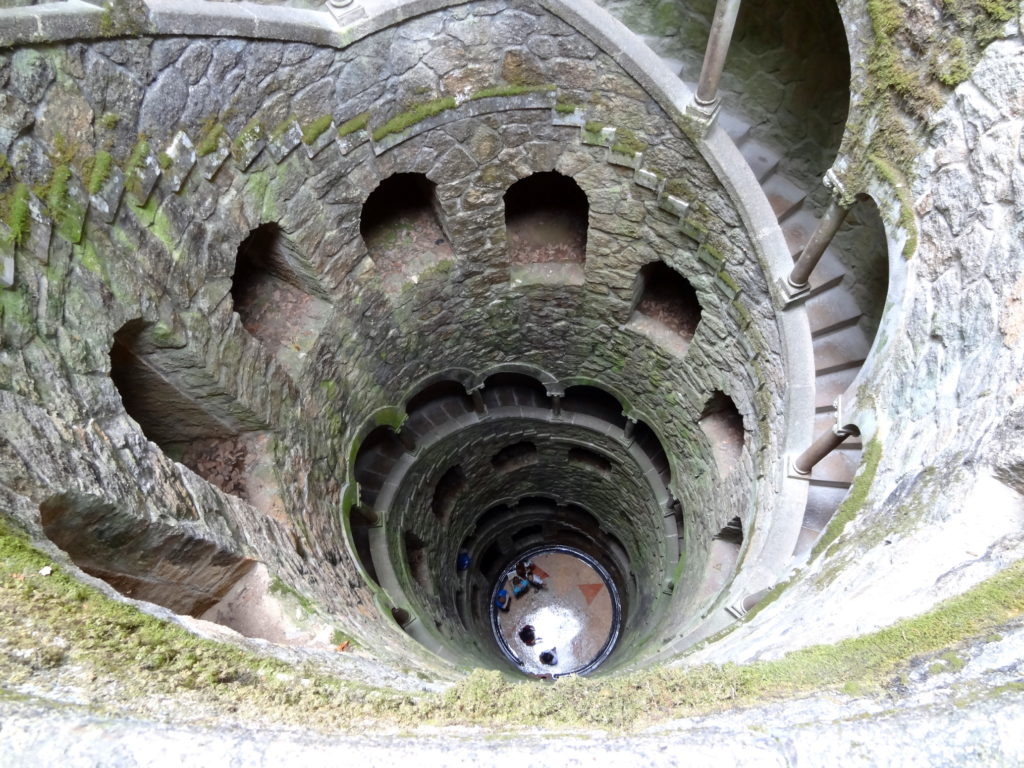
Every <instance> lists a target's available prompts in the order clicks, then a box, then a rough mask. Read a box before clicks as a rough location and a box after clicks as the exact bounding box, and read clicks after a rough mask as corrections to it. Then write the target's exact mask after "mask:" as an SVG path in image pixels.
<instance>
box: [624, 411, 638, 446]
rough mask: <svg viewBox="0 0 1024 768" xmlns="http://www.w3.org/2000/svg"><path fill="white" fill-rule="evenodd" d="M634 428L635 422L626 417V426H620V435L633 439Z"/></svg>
mask: <svg viewBox="0 0 1024 768" xmlns="http://www.w3.org/2000/svg"><path fill="white" fill-rule="evenodd" d="M635 429H636V422H635V421H633V419H631V418H629V417H628V416H627V417H626V426H624V427H623V428H622V435H623V437H625V438H626V439H627V440H632V439H633V431H634V430H635Z"/></svg>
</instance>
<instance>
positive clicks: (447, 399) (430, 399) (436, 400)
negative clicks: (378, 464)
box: [402, 381, 473, 438]
mask: <svg viewBox="0 0 1024 768" xmlns="http://www.w3.org/2000/svg"><path fill="white" fill-rule="evenodd" d="M472 411H473V400H472V398H471V397H470V396H469V395H467V394H466V389H465V387H463V385H462V384H460V383H458V382H457V381H439V382H436V383H434V384H431V385H430V386H428V387H426V388H425V389H423V390H421V391H420V392H418V393H416V395H414V396H413V397H411V398H410V399H409V401H408V402H407V403H406V404H405V412H406V414H408V418H407V419H406V421H405V423H404V424H403V425H402V429H405V430H409V432H411V433H412V434H413V435H415V436H416V437H417V438H422V437H424V436H425V435H427V434H429V433H430V432H431V431H432V430H434V429H436V428H437V427H439V426H441V425H442V424H445V423H447V422H449V421H451V420H452V419H457V418H459V417H460V416H464V415H465V414H467V413H472Z"/></svg>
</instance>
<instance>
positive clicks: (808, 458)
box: [793, 425, 857, 476]
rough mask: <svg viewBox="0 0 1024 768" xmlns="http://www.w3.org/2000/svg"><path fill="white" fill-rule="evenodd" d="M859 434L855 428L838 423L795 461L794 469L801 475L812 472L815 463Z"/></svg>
mask: <svg viewBox="0 0 1024 768" xmlns="http://www.w3.org/2000/svg"><path fill="white" fill-rule="evenodd" d="M855 434H857V433H856V432H855V431H854V430H852V429H850V428H847V427H840V426H838V425H836V426H834V427H832V429H830V430H828V431H827V432H824V433H823V434H821V435H820V436H819V437H818V439H817V440H815V441H814V442H813V443H811V445H810V447H809V448H808V449H807V450H806V451H804V452H803V453H801V454H800V455H799V456H798V457H797V458H796V459H795V460H794V461H793V471H794V472H795V473H796V474H797V475H800V476H807V475H810V474H811V470H812V469H814V465H815V464H817V463H818V462H819V461H821V460H822V459H824V458H825V457H826V456H828V455H829V454H830V453H832V451H834V450H835V449H836V448H838V447H839V446H840V445H841V444H842V442H843V441H844V440H845V439H846V438H848V437H851V436H853V435H855Z"/></svg>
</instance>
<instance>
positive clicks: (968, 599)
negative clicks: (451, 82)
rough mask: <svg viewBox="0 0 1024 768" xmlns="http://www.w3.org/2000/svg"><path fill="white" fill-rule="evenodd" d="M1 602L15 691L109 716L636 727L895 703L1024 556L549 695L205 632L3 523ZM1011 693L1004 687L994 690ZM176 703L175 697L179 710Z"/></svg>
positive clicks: (987, 610)
mask: <svg viewBox="0 0 1024 768" xmlns="http://www.w3.org/2000/svg"><path fill="white" fill-rule="evenodd" d="M0 609H2V610H0V622H2V627H3V633H2V635H0V636H2V638H3V639H2V640H0V670H2V672H3V679H4V680H5V683H4V686H3V689H2V690H3V695H4V697H5V698H10V697H18V696H22V695H24V694H25V693H27V692H28V691H29V690H33V691H36V692H38V691H40V690H42V691H46V690H50V689H54V688H58V687H59V688H60V689H61V690H63V691H66V690H67V687H71V688H72V689H77V690H78V691H79V692H80V696H78V697H77V698H78V699H79V700H80V701H87V702H89V704H87V706H88V708H89V710H90V711H91V712H92V713H94V714H99V715H105V716H127V715H131V716H142V717H144V718H148V717H152V718H156V717H159V718H160V719H161V720H168V719H169V720H170V721H172V722H195V720H196V718H197V717H201V718H202V719H203V720H204V721H205V722H218V723H221V724H228V723H232V722H233V723H243V722H247V723H249V724H250V725H251V724H253V723H255V724H260V725H281V724H288V725H301V726H303V727H307V728H308V727H311V726H312V727H314V728H316V729H317V730H320V731H322V732H337V731H344V730H354V729H357V728H362V727H365V725H366V724H368V723H380V724H390V725H393V726H398V727H410V726H417V725H422V724H436V725H455V724H458V725H470V724H472V725H478V726H482V727H488V728H496V729H504V728H506V727H507V726H508V725H509V724H512V723H515V724H516V725H520V726H521V725H524V724H525V725H529V726H533V727H538V728H546V729H557V728H564V727H581V726H582V727H599V728H613V729H617V730H626V731H635V730H637V729H640V728H644V727H647V726H650V725H651V724H653V723H657V722H663V721H667V720H670V719H672V718H678V717H684V716H689V715H699V714H707V713H712V712H718V711H722V710H725V709H732V708H735V707H738V706H741V707H742V706H753V705H756V704H760V703H765V702H769V701H773V700H782V699H785V698H787V697H793V696H803V695H808V694H811V693H814V692H822V691H832V692H836V693H845V694H847V695H855V696H876V695H880V694H883V693H886V692H888V694H889V695H890V696H892V697H894V698H895V699H896V703H898V699H899V695H900V694H899V692H898V691H899V686H900V684H901V683H900V681H901V680H903V679H905V675H906V673H907V671H908V669H909V668H910V667H911V665H915V666H917V667H919V666H921V664H922V660H923V662H924V668H925V669H927V670H930V671H929V674H940V673H949V672H953V673H955V672H956V671H957V668H958V667H962V666H963V664H962V653H961V649H963V648H964V647H966V646H968V645H978V644H984V643H988V642H996V641H998V640H999V639H1001V638H1000V634H999V633H1000V632H1003V631H1006V629H1008V628H1012V627H1015V626H1019V624H1020V619H1021V617H1022V616H1024V561H1017V562H1015V563H1014V564H1012V565H1011V566H1010V567H1008V568H1006V569H1005V570H1003V571H1002V572H1000V573H998V574H997V575H995V576H993V577H991V578H990V579H988V580H986V581H984V582H982V583H981V584H978V585H977V586H975V587H973V588H972V589H970V590H968V591H967V592H965V593H963V594H961V595H959V596H957V597H954V598H952V599H949V600H946V601H944V602H943V603H940V604H939V605H937V606H936V607H935V608H934V609H932V610H931V611H928V612H927V613H924V614H922V615H920V616H916V617H913V618H909V619H905V620H902V621H900V622H897V623H896V624H893V625H891V626H889V627H886V628H884V629H881V630H879V631H877V632H873V633H871V634H868V635H864V636H862V637H857V638H852V639H849V640H844V641H842V642H839V643H836V644H834V645H820V646H813V647H810V648H805V649H803V650H800V651H796V652H793V653H790V654H787V655H786V656H783V657H782V658H780V659H778V660H774V661H761V662H755V663H752V664H746V665H736V664H726V665H715V664H702V665H700V666H695V667H675V668H659V669H651V670H644V671H640V672H636V673H633V674H630V675H623V676H618V677H615V678H613V679H602V678H600V677H595V678H572V677H570V678H564V679H560V680H559V681H557V682H556V683H555V684H554V685H551V686H550V687H548V688H546V689H545V695H544V696H538V695H537V688H536V686H537V685H538V684H540V683H537V682H519V683H513V682H509V681H506V680H504V679H503V678H502V676H501V675H500V673H498V672H495V671H490V672H485V671H476V672H474V673H473V674H471V675H469V676H468V677H467V678H465V679H464V680H463V681H461V682H459V683H457V684H456V685H454V686H452V687H450V688H448V689H447V690H446V691H444V692H430V691H420V692H416V691H410V690H399V689H397V688H388V687H375V686H372V685H366V684H362V683H353V682H346V681H341V680H339V679H337V678H336V677H334V676H333V675H332V674H331V673H330V672H329V671H325V667H327V666H328V665H323V664H318V663H317V662H316V660H315V658H312V657H311V658H310V662H309V663H308V664H305V665H301V666H299V667H296V666H293V665H290V664H287V663H285V662H282V661H280V660H278V659H275V658H270V657H268V656H265V655H260V654H257V653H253V652H252V651H250V650H246V649H242V648H239V647H235V646H232V645H228V644H224V643H218V642H213V641H211V640H206V639H201V638H198V637H196V636H194V635H192V634H190V633H189V632H188V631H186V630H185V629H183V628H182V627H179V626H177V625H175V624H172V623H170V622H168V621H163V620H160V619H157V618H154V617H152V616H149V615H146V614H145V613H143V612H141V611H140V610H138V609H137V608H136V607H134V606H132V605H129V604H126V603H122V602H119V601H116V600H113V599H111V598H109V597H107V596H105V595H103V594H101V593H100V592H99V591H97V590H95V589H93V588H91V587H89V586H86V585H84V584H82V583H80V582H78V581H76V580H75V579H74V578H72V577H71V576H70V575H69V574H68V573H66V572H65V571H64V570H63V569H61V568H60V567H54V564H53V562H52V561H51V560H50V559H49V558H48V557H47V556H46V555H44V554H43V553H41V552H39V551H37V550H35V549H33V548H32V547H31V545H30V544H29V543H28V542H27V540H26V539H25V538H23V537H22V536H21V535H19V534H18V533H16V532H15V531H14V529H12V528H11V527H9V526H8V525H6V524H2V525H0ZM41 638H43V639H42V640H41ZM954 660H957V661H954ZM1013 692H1014V689H1013V687H1012V686H1009V687H1007V686H1004V687H1003V688H1002V689H1000V690H997V691H993V692H992V695H996V696H998V695H1002V694H1004V693H1005V694H1010V693H1013ZM37 695H38V694H37ZM43 696H44V698H45V696H46V694H43ZM168 697H172V699H168ZM169 700H173V701H174V702H175V703H174V705H173V706H172V708H171V709H170V710H168V709H167V707H168V706H169V704H168V701H169Z"/></svg>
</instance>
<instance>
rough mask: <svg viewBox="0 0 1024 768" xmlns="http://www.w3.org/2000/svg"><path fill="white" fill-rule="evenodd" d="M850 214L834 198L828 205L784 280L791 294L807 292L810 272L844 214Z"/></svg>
mask: <svg viewBox="0 0 1024 768" xmlns="http://www.w3.org/2000/svg"><path fill="white" fill-rule="evenodd" d="M849 212H850V208H849V206H845V205H841V204H840V203H839V201H838V200H836V199H835V198H834V197H833V198H832V200H831V201H830V202H829V204H828V209H827V210H826V211H825V214H824V215H823V216H822V217H821V220H820V221H818V228H817V229H815V230H814V234H812V235H811V238H810V240H808V241H807V245H805V246H804V249H803V250H802V251H801V252H800V258H799V259H797V262H796V264H795V265H794V266H793V271H792V272H790V273H789V277H788V278H786V283H787V284H788V287H789V290H790V292H791V293H792V294H797V293H802V292H803V291H806V290H807V281H808V279H809V278H810V277H811V272H813V271H814V268H815V267H816V266H818V262H819V261H821V257H822V254H824V253H825V249H826V248H828V246H829V243H831V242H832V238H834V237H835V236H836V232H838V231H839V227H841V226H842V224H843V221H845V220H846V214H847V213H849Z"/></svg>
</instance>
